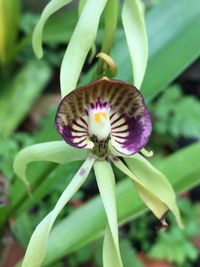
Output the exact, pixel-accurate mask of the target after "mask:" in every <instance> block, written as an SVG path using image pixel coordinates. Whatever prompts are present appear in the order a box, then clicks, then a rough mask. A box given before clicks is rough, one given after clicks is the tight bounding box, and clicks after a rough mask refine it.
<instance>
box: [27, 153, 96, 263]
mask: <svg viewBox="0 0 200 267" xmlns="http://www.w3.org/2000/svg"><path fill="white" fill-rule="evenodd" d="M94 161H95V158H94V157H92V156H91V155H90V156H89V157H88V158H87V159H86V160H85V162H84V163H83V165H82V166H81V168H80V169H79V171H78V172H77V173H76V175H75V176H74V178H73V179H72V181H71V182H70V184H69V185H68V186H67V188H66V189H65V190H64V192H63V193H62V195H61V196H60V198H59V199H58V202H57V203H56V206H55V208H54V209H53V210H52V211H51V212H50V213H49V214H48V215H47V216H46V217H45V218H44V219H43V220H42V221H41V223H40V224H39V225H38V226H37V228H36V229H35V231H34V233H33V234H32V237H31V240H30V242H29V245H28V248H27V251H26V254H25V257H24V260H23V263H22V267H39V266H41V264H42V261H43V258H44V256H45V252H46V246H47V242H48V237H49V233H50V231H51V228H52V226H53V224H54V222H55V220H56V218H57V216H58V215H59V213H60V212H61V210H62V209H63V208H64V206H65V205H66V203H67V202H68V201H69V200H70V199H71V197H72V196H73V195H74V194H75V193H76V192H77V191H78V189H79V188H80V187H81V185H82V184H83V183H84V181H85V180H86V178H87V176H88V174H89V172H90V170H91V168H92V166H93V164H94Z"/></svg>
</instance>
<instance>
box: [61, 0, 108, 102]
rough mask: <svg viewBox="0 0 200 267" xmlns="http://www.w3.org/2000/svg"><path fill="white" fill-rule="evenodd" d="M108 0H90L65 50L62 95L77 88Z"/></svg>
mask: <svg viewBox="0 0 200 267" xmlns="http://www.w3.org/2000/svg"><path fill="white" fill-rule="evenodd" d="M107 1H108V0H98V1H94V0H88V1H87V2H86V3H85V5H84V7H83V10H82V12H81V15H80V18H79V21H78V23H77V25H76V28H75V30H74V32H73V34H72V37H71V40H70V42H69V44H68V47H67V50H66V52H65V55H64V58H63V61H62V65H61V73H60V86H61V95H62V97H64V96H65V95H67V94H68V93H69V92H71V91H72V90H73V89H74V88H76V85H77V82H78V79H79V76H80V73H81V70H82V67H83V64H84V62H85V59H86V56H87V54H88V52H89V50H90V49H91V47H92V45H93V43H94V41H95V38H96V34H97V29H98V25H99V20H100V17H101V14H102V12H103V10H104V7H105V5H106V3H107Z"/></svg>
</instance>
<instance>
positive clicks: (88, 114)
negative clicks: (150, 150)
mask: <svg viewBox="0 0 200 267" xmlns="http://www.w3.org/2000/svg"><path fill="white" fill-rule="evenodd" d="M55 126H56V129H57V130H58V132H59V133H60V134H61V136H62V138H63V139H64V140H65V141H66V142H67V143H68V144H70V145H72V146H75V147H78V148H82V147H90V148H91V141H93V140H94V137H95V140H99V142H101V143H102V142H103V140H108V139H111V142H112V144H113V146H114V147H115V149H116V150H118V151H119V152H121V153H123V154H125V155H131V154H134V153H136V152H138V151H139V150H141V149H142V148H143V147H144V146H145V145H146V143H147V142H148V139H149V137H150V134H151V131H152V123H151V117H150V114H149V112H148V110H147V108H146V106H145V104H144V99H143V96H142V95H141V93H140V92H139V91H138V90H137V89H136V88H135V87H134V86H133V85H132V84H130V83H126V82H123V81H118V80H110V79H108V78H102V79H100V80H97V81H94V82H92V83H89V84H87V85H86V86H83V87H80V88H77V89H76V90H74V91H72V92H71V93H70V94H69V95H67V96H66V97H65V98H63V100H62V101H61V103H60V105H59V107H58V111H57V113H56V118H55Z"/></svg>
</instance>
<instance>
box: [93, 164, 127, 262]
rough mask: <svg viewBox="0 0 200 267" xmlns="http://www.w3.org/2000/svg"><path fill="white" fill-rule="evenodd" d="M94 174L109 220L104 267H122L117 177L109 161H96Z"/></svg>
mask: <svg viewBox="0 0 200 267" xmlns="http://www.w3.org/2000/svg"><path fill="white" fill-rule="evenodd" d="M94 172H95V175H96V179H97V184H98V187H99V191H100V194H101V198H102V201H103V205H104V208H105V211H106V215H107V218H108V225H107V227H106V231H105V239H104V245H103V263H104V267H113V266H115V267H122V266H123V264H122V260H121V255H120V250H119V237H118V223H117V210H116V200H115V177H114V174H113V170H112V167H111V164H110V163H109V162H107V161H96V162H95V163H94Z"/></svg>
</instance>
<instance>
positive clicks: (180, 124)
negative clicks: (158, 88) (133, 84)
mask: <svg viewBox="0 0 200 267" xmlns="http://www.w3.org/2000/svg"><path fill="white" fill-rule="evenodd" d="M150 110H151V112H152V114H153V115H154V116H155V124H154V126H155V128H154V129H155V130H156V132H157V133H158V134H159V135H171V136H172V137H173V138H175V139H177V138H179V137H185V138H196V139H199V138H200V120H199V118H200V105H199V100H198V99H197V98H196V97H194V96H191V95H184V94H183V92H182V90H181V88H180V86H178V85H173V86H171V87H169V88H168V89H167V90H166V91H165V92H164V93H163V94H162V95H161V96H160V97H159V98H158V100H157V101H156V102H154V103H152V104H151V106H150Z"/></svg>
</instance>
